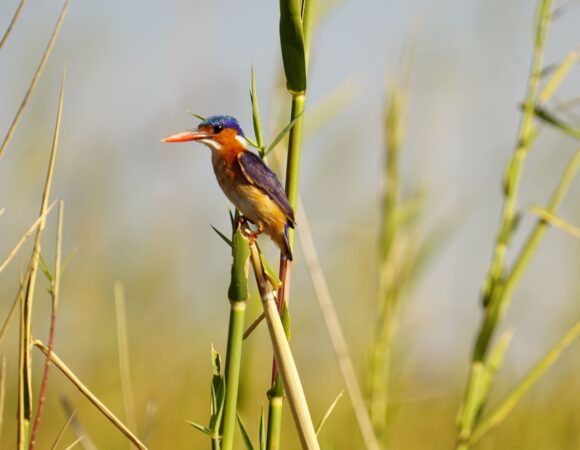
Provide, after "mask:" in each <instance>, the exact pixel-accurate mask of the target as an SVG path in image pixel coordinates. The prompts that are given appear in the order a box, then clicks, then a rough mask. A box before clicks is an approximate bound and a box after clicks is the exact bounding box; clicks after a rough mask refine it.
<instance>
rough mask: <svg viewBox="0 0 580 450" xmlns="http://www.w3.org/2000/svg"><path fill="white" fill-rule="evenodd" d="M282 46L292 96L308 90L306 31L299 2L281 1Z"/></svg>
mask: <svg viewBox="0 0 580 450" xmlns="http://www.w3.org/2000/svg"><path fill="white" fill-rule="evenodd" d="M280 46H281V49H282V61H283V63H284V73H285V74H286V85H287V88H288V90H289V91H290V92H291V93H292V94H296V93H302V92H304V91H305V90H306V54H305V51H304V30H303V28H302V18H301V17H300V2H299V1H298V0H280Z"/></svg>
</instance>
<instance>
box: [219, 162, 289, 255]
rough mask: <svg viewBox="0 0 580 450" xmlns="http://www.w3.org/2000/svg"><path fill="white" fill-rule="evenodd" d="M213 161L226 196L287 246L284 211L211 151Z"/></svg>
mask: <svg viewBox="0 0 580 450" xmlns="http://www.w3.org/2000/svg"><path fill="white" fill-rule="evenodd" d="M212 153H213V152H212ZM212 163H213V168H214V172H215V175H216V178H217V181H218V184H219V185H220V187H221V188H222V191H223V192H224V194H225V195H226V197H227V198H228V199H229V200H230V201H231V202H232V203H233V204H234V206H235V207H236V208H238V209H239V210H240V212H241V213H242V214H243V215H244V216H246V217H247V218H248V219H250V220H251V221H252V222H253V223H254V224H255V225H256V226H257V227H258V229H259V230H260V231H263V232H265V233H266V234H268V235H269V236H270V237H271V238H272V239H273V240H274V242H275V243H276V244H277V245H278V247H279V248H281V249H284V248H285V226H286V223H287V221H288V218H287V217H286V215H285V214H284V212H283V211H282V210H281V209H280V208H279V207H278V205H277V204H276V203H275V202H274V201H273V200H272V199H271V198H270V197H269V196H268V195H266V194H265V193H264V192H263V191H262V190H260V189H259V188H257V187H256V186H254V185H252V184H250V183H249V182H248V180H246V178H245V177H244V175H243V174H242V173H241V171H240V169H239V168H237V167H235V166H230V165H228V164H227V163H226V162H225V161H224V160H223V159H222V158H220V157H219V155H215V154H212Z"/></svg>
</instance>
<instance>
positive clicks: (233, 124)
mask: <svg viewBox="0 0 580 450" xmlns="http://www.w3.org/2000/svg"><path fill="white" fill-rule="evenodd" d="M199 126H200V127H202V126H210V127H212V128H213V127H223V128H233V129H234V130H236V132H237V133H238V135H239V136H242V137H243V136H244V132H243V131H242V127H240V124H239V123H238V121H237V120H236V118H235V117H232V116H222V115H219V116H211V117H208V118H207V119H205V120H204V121H203V122H201V123H200V124H199Z"/></svg>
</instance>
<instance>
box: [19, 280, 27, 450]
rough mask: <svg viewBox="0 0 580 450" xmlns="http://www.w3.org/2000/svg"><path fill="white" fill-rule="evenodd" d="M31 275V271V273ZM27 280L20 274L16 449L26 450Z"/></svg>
mask: <svg viewBox="0 0 580 450" xmlns="http://www.w3.org/2000/svg"><path fill="white" fill-rule="evenodd" d="M28 273H30V269H29V272H28ZM27 278H28V274H27V276H26V278H24V277H23V276H22V273H21V274H20V290H19V291H18V300H19V305H20V328H19V335H18V336H19V340H18V341H19V347H18V410H17V413H16V421H17V425H16V428H17V437H16V448H17V449H18V450H24V449H25V448H26V436H27V435H28V424H27V423H26V421H25V418H24V399H25V394H24V389H25V385H24V376H23V374H24V370H25V368H26V352H27V350H28V342H29V341H28V340H27V339H26V323H25V320H24V287H25V285H26V284H25V283H26V282H25V280H26V279H27Z"/></svg>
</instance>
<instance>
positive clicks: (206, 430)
mask: <svg viewBox="0 0 580 450" xmlns="http://www.w3.org/2000/svg"><path fill="white" fill-rule="evenodd" d="M187 423H188V424H190V425H191V426H192V427H193V428H195V429H196V430H199V431H201V432H202V433H203V434H206V435H207V436H209V437H211V436H212V432H211V430H210V429H209V428H207V427H204V426H203V425H200V424H199V423H195V422H190V421H189V420H188V421H187Z"/></svg>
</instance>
